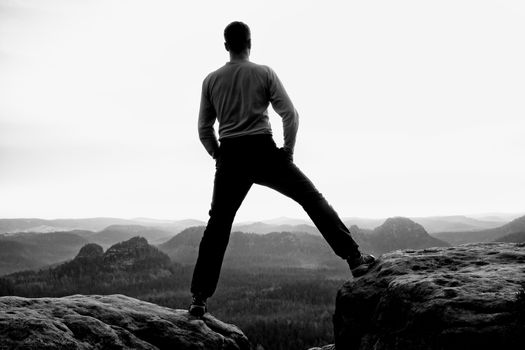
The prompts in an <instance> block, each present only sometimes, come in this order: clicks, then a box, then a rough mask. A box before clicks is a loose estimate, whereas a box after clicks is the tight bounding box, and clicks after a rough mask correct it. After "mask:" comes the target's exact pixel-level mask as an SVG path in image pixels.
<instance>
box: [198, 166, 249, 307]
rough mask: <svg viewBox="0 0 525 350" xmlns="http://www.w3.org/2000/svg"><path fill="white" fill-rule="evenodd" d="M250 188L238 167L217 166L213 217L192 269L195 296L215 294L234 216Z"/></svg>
mask: <svg viewBox="0 0 525 350" xmlns="http://www.w3.org/2000/svg"><path fill="white" fill-rule="evenodd" d="M251 185H252V183H251V182H250V181H249V179H248V177H247V176H245V175H243V173H242V170H240V169H238V168H237V167H235V168H229V167H227V166H220V165H219V166H218V167H217V171H216V173H215V180H214V187H213V198H212V203H211V210H210V218H209V220H208V225H207V226H206V230H205V231H204V235H203V237H202V240H201V243H200V246H199V256H198V258H197V263H196V265H195V269H194V270H193V279H192V282H191V292H192V294H193V295H199V296H200V297H201V298H204V299H206V298H209V297H210V296H212V295H213V293H214V292H215V288H216V287H217V282H218V281H219V275H220V272H221V266H222V261H223V258H224V253H225V251H226V247H227V246H228V241H229V238H230V231H231V227H232V223H233V220H234V218H235V214H236V213H237V210H238V209H239V207H240V205H241V203H242V201H243V200H244V198H245V197H246V194H247V193H248V191H249V190H250V187H251Z"/></svg>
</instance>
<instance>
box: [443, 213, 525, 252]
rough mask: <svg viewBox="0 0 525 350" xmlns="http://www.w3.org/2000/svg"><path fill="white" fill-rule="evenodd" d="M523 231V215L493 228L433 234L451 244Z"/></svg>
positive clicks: (473, 241)
mask: <svg viewBox="0 0 525 350" xmlns="http://www.w3.org/2000/svg"><path fill="white" fill-rule="evenodd" d="M523 231H525V216H521V217H519V218H517V219H514V220H512V221H511V222H509V223H508V224H505V225H502V226H500V227H496V228H493V229H487V230H479V231H458V232H438V233H434V234H433V236H434V237H436V238H439V239H441V240H444V241H447V242H449V243H450V244H452V245H458V244H465V243H475V242H492V241H495V240H498V239H499V238H501V237H503V236H506V235H510V234H517V233H520V232H523Z"/></svg>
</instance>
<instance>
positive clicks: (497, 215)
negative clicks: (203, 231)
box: [0, 211, 525, 226]
mask: <svg viewBox="0 0 525 350" xmlns="http://www.w3.org/2000/svg"><path fill="white" fill-rule="evenodd" d="M524 215H525V211H522V212H513V213H510V212H507V213H503V212H487V213H470V214H452V215H428V216H427V215H425V216H409V215H391V216H377V217H372V216H345V215H341V218H342V219H343V220H352V219H355V220H382V219H387V218H392V217H408V218H446V217H467V218H471V219H478V220H488V219H489V218H491V217H493V218H494V219H498V220H509V221H510V220H513V219H515V218H518V217H521V216H524ZM109 218H113V219H123V220H131V221H132V220H135V221H141V220H145V221H147V220H152V221H184V220H196V221H203V222H206V221H207V218H198V217H175V218H161V217H145V216H137V217H116V216H78V217H64V216H60V217H42V216H35V217H0V219H6V220H11V219H12V220H16V219H20V220H23V219H42V220H84V219H109ZM279 220H282V221H290V222H291V221H298V222H303V221H304V222H305V223H307V224H310V225H312V226H313V225H314V224H313V223H312V222H311V220H310V219H309V218H308V216H306V215H305V216H304V217H289V216H278V217H260V218H252V219H247V220H239V219H238V218H236V220H235V222H234V224H247V223H258V222H271V221H279Z"/></svg>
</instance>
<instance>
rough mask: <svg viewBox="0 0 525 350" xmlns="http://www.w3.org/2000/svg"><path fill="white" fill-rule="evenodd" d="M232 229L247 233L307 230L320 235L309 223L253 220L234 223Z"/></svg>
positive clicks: (306, 231)
mask: <svg viewBox="0 0 525 350" xmlns="http://www.w3.org/2000/svg"><path fill="white" fill-rule="evenodd" d="M232 231H240V232H245V233H258V234H265V233H271V232H305V233H309V234H312V235H317V236H319V235H320V233H319V230H318V229H317V228H316V227H314V226H311V225H308V224H304V223H303V224H298V225H296V224H271V223H266V222H253V223H250V224H236V225H233V228H232Z"/></svg>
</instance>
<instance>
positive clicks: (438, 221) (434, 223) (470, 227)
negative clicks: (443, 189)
mask: <svg viewBox="0 0 525 350" xmlns="http://www.w3.org/2000/svg"><path fill="white" fill-rule="evenodd" d="M410 219H411V220H413V221H414V222H417V223H418V224H420V225H422V226H423V227H424V228H425V230H427V232H429V233H434V232H446V231H449V232H450V231H475V230H484V229H489V228H495V227H498V226H501V225H502V221H500V220H496V219H493V220H488V219H475V218H471V217H468V216H464V215H451V216H429V217H413V218H410ZM503 223H505V222H503Z"/></svg>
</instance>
